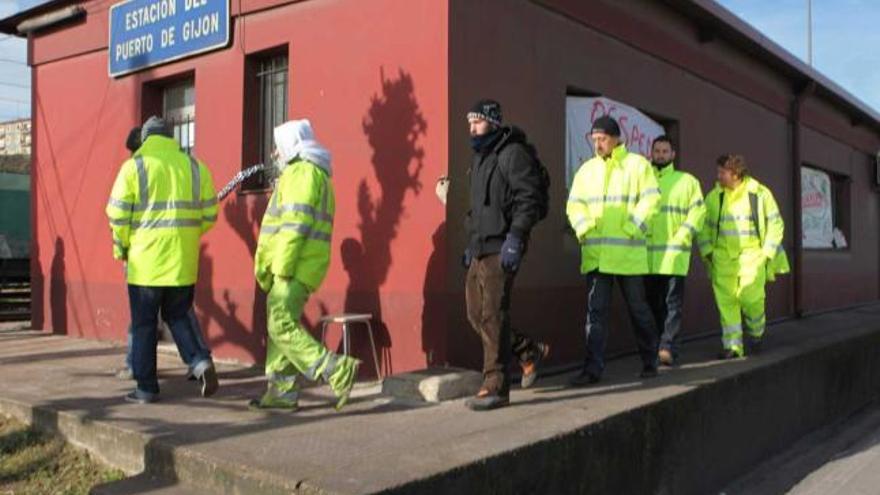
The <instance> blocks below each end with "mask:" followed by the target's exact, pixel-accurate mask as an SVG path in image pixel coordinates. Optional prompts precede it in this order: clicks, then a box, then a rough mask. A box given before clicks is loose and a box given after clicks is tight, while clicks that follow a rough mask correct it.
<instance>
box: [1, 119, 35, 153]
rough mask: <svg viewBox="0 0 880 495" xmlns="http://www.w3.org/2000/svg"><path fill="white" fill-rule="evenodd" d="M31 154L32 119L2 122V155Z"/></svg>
mask: <svg viewBox="0 0 880 495" xmlns="http://www.w3.org/2000/svg"><path fill="white" fill-rule="evenodd" d="M30 154H31V119H19V120H10V121H9V122H0V155H30Z"/></svg>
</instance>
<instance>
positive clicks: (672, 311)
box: [645, 136, 706, 366]
mask: <svg viewBox="0 0 880 495" xmlns="http://www.w3.org/2000/svg"><path fill="white" fill-rule="evenodd" d="M651 155H652V156H651V163H652V165H654V174H655V175H656V176H657V182H658V183H659V184H660V207H659V210H658V211H657V214H656V215H654V219H653V220H652V221H651V232H650V237H649V239H648V264H649V265H650V266H649V268H650V270H651V274H650V275H648V276H647V277H645V292H646V293H647V296H648V304H650V305H651V311H653V312H654V321H655V322H656V324H657V329H658V330H659V331H660V351H659V352H658V354H657V357H658V358H659V360H660V364H662V365H665V366H672V365H674V364H675V361H676V360H677V359H678V334H679V332H680V330H681V309H682V305H683V304H684V282H685V279H686V278H687V274H688V269H689V268H690V263H691V244H692V242H693V240H694V238H695V237H696V236H697V233H698V232H699V231H700V229H701V228H703V219H704V218H705V216H706V205H705V204H703V192H702V191H701V190H700V181H698V180H697V178H696V177H694V176H693V175H691V174H689V173H687V172H682V171H680V170H676V169H675V163H674V160H675V147H674V146H673V144H672V141H671V140H670V139H669V138H668V137H667V136H659V137H657V138H656V139H654V142H653V143H652V144H651Z"/></svg>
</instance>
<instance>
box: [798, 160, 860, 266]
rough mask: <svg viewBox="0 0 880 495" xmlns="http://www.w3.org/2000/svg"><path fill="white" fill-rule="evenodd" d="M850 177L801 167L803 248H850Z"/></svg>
mask: <svg viewBox="0 0 880 495" xmlns="http://www.w3.org/2000/svg"><path fill="white" fill-rule="evenodd" d="M849 183H850V180H849V177H847V176H845V175H841V174H835V173H832V172H826V171H824V170H821V169H818V168H815V167H810V166H804V167H801V223H802V227H803V247H804V249H847V248H848V247H849V233H850V225H849V214H850V210H849Z"/></svg>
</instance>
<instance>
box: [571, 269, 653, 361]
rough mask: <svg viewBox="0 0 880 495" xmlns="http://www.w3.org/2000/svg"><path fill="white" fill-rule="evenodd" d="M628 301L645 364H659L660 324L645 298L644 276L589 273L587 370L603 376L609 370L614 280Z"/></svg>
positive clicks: (640, 352)
mask: <svg viewBox="0 0 880 495" xmlns="http://www.w3.org/2000/svg"><path fill="white" fill-rule="evenodd" d="M615 280H616V281H617V283H618V285H620V291H621V293H622V294H623V298H624V300H625V301H626V306H627V309H628V310H629V316H630V319H631V320H632V324H633V329H634V330H635V335H636V344H637V345H638V348H639V356H641V358H642V364H643V365H644V366H657V327H656V325H655V324H654V316H653V315H652V314H651V307H650V306H648V302H647V301H646V300H645V284H644V280H643V278H642V276H640V275H608V274H605V273H599V272H598V271H592V272H590V273H588V274H587V359H586V362H585V364H584V367H585V368H586V371H587V372H588V373H590V374H592V375H594V376H602V372H603V371H604V370H605V343H606V341H607V339H608V310H609V308H610V307H611V289H612V287H613V286H614V281H615Z"/></svg>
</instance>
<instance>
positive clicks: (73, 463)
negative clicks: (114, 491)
mask: <svg viewBox="0 0 880 495" xmlns="http://www.w3.org/2000/svg"><path fill="white" fill-rule="evenodd" d="M124 477H125V474H124V473H123V472H122V471H120V470H118V469H111V468H108V467H106V466H104V465H103V464H101V463H99V462H97V461H96V460H95V459H92V457H91V456H90V455H89V453H88V452H86V451H85V450H81V449H77V448H74V447H71V446H70V445H68V444H67V443H66V442H65V441H64V439H62V438H60V437H57V436H52V435H46V434H43V433H40V432H38V431H36V430H34V429H32V428H29V427H27V426H25V425H24V424H22V423H20V422H18V421H16V420H14V419H11V418H9V417H6V416H3V415H0V495H7V494H15V495H31V494H33V495H37V494H41V495H42V494H46V493H53V494H55V493H57V494H65V495H79V494H83V495H86V494H88V493H89V490H91V488H92V487H93V486H95V485H97V484H100V483H105V482H108V481H116V480H121V479H122V478H124Z"/></svg>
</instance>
